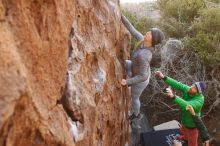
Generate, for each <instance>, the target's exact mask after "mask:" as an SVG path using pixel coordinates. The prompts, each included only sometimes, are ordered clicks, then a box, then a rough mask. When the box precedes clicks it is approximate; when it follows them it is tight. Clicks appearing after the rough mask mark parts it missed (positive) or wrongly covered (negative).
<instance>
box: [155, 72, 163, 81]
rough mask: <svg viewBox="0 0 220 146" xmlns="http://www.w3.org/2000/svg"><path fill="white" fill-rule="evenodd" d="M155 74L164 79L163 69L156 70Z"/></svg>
mask: <svg viewBox="0 0 220 146" xmlns="http://www.w3.org/2000/svg"><path fill="white" fill-rule="evenodd" d="M154 74H155V77H158V78H159V79H163V78H164V75H163V74H162V72H161V71H156V72H155V73H154Z"/></svg>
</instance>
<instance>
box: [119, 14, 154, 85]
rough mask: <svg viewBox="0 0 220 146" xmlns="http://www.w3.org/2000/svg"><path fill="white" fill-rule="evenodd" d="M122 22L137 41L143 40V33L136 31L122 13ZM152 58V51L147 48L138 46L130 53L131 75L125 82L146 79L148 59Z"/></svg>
mask: <svg viewBox="0 0 220 146" xmlns="http://www.w3.org/2000/svg"><path fill="white" fill-rule="evenodd" d="M122 22H123V24H124V25H125V27H126V28H127V29H128V30H129V32H130V33H131V34H132V36H133V37H135V38H136V39H137V40H138V41H140V40H143V38H144V37H143V35H142V34H141V33H140V32H138V31H137V30H136V29H135V28H134V27H133V26H132V24H131V23H130V22H129V20H128V19H127V18H126V17H125V16H124V15H122ZM151 59H152V53H151V51H150V50H149V48H145V47H143V46H142V47H140V48H138V49H136V50H134V52H133V53H132V56H131V61H132V77H131V78H129V79H127V84H128V85H132V84H137V83H141V82H144V81H146V80H147V79H148V78H149V77H150V74H151V73H150V61H151Z"/></svg>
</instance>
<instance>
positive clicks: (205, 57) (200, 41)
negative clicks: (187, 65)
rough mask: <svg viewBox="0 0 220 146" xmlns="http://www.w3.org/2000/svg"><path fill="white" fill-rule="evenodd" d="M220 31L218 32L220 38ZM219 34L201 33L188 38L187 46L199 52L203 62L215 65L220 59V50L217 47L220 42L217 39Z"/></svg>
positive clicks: (211, 65) (207, 64)
mask: <svg viewBox="0 0 220 146" xmlns="http://www.w3.org/2000/svg"><path fill="white" fill-rule="evenodd" d="M219 36H220V33H219V34H218V39H219ZM216 37H217V35H214V36H210V35H207V34H204V33H199V34H197V35H196V36H195V37H193V38H188V41H187V44H186V46H187V48H188V49H189V50H191V51H194V52H195V53H197V55H198V56H199V58H200V59H201V62H202V63H203V64H205V65H206V66H210V67H214V66H215V65H217V64H218V63H219V61H220V50H218V49H217V48H216V46H217V44H218V43H219V42H218V41H216V40H218V39H216Z"/></svg>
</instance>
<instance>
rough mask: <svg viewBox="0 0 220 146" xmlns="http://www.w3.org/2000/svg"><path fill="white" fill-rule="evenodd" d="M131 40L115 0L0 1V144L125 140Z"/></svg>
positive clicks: (87, 145)
mask: <svg viewBox="0 0 220 146" xmlns="http://www.w3.org/2000/svg"><path fill="white" fill-rule="evenodd" d="M71 27H72V33H71V35H70V36H71V39H70V40H71V41H69V45H71V46H72V48H73V50H72V52H71V56H70V57H69V58H68V47H70V46H68V36H69V32H70V30H71ZM128 43H129V35H128V34H127V32H126V31H125V28H124V27H123V25H122V23H121V22H120V10H119V2H118V1H117V0H108V1H103V0H72V1H70V0H47V1H44V0H38V1H37V0H0V145H2V146H30V145H33V146H46V145H47V146H53V145H54V146H55V145H56V146H58V145H60V146H61V145H65V146H74V145H77V146H92V145H95V146H97V145H98V146H101V145H102V146H116V145H119V146H120V145H121V146H124V145H125V143H126V142H127V141H128V139H129V134H128V121H127V120H126V116H125V115H126V114H127V113H126V111H127V109H128V102H129V100H128V98H126V97H128V96H127V88H122V87H121V85H120V80H121V79H122V77H123V76H124V70H123V60H124V59H125V58H126V57H127V56H128V52H127V51H128V47H129V44H128ZM67 71H68V72H69V78H68V79H69V80H67V82H68V83H70V85H69V84H67V85H68V86H67V87H66V88H67V90H64V88H65V80H66V76H65V75H66V72H67ZM63 91H65V92H67V93H65V95H68V96H64V99H65V97H68V100H65V102H66V101H70V102H69V103H68V106H67V107H69V109H70V111H71V110H72V111H71V113H72V114H73V115H70V117H71V118H73V117H76V120H79V121H80V122H81V123H79V122H78V123H77V128H78V130H79V131H78V132H82V133H83V135H81V137H80V138H78V139H76V137H72V135H71V133H70V128H71V127H70V125H69V122H68V119H69V117H68V115H67V112H66V111H65V110H64V108H63V106H62V105H61V104H58V103H59V101H60V99H61V97H62V94H63V93H62V92H63ZM68 92H69V93H68ZM64 107H65V104H64ZM76 111H78V114H76ZM76 115H79V117H80V118H81V120H80V119H79V118H78V116H76ZM80 130H81V131H80ZM74 139H75V140H76V141H77V142H75V141H74Z"/></svg>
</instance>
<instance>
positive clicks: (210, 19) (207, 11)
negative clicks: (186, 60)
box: [156, 0, 220, 67]
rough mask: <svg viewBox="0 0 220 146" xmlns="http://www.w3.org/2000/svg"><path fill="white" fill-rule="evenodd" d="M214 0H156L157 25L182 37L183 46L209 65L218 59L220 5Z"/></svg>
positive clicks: (212, 64) (219, 59) (175, 36)
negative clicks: (158, 16)
mask: <svg viewBox="0 0 220 146" xmlns="http://www.w3.org/2000/svg"><path fill="white" fill-rule="evenodd" d="M218 2H219V1H218V0H212V1H205V0H184V1H182V0H158V1H157V5H156V6H157V8H158V9H160V10H161V11H162V14H163V20H162V21H161V22H162V23H161V24H160V26H161V27H162V28H163V30H164V32H166V34H167V35H168V36H170V37H174V38H178V39H182V38H185V40H186V41H185V42H184V43H185V46H186V48H187V49H188V50H190V51H193V52H195V53H196V54H197V55H198V57H199V58H200V60H201V62H202V63H204V64H205V65H206V66H210V67H213V66H215V65H217V64H218V63H219V62H220V6H219V4H217V3H218Z"/></svg>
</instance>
